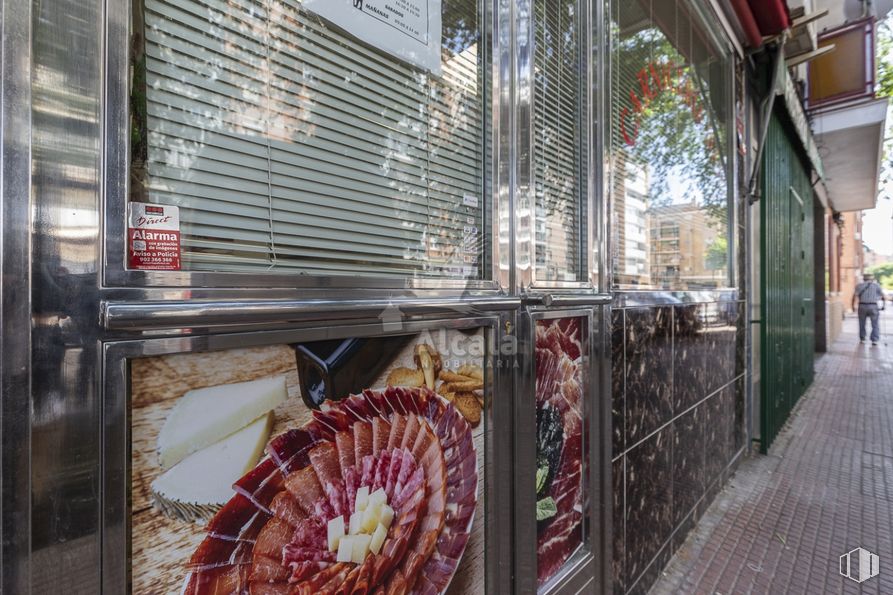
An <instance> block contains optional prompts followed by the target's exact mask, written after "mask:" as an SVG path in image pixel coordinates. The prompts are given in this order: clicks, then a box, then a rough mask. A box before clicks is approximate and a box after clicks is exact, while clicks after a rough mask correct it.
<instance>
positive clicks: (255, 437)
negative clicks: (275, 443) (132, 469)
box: [152, 411, 273, 521]
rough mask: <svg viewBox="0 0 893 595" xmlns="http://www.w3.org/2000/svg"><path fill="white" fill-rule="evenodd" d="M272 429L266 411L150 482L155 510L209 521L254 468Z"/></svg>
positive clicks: (270, 415)
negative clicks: (235, 485) (238, 482)
mask: <svg viewBox="0 0 893 595" xmlns="http://www.w3.org/2000/svg"><path fill="white" fill-rule="evenodd" d="M272 428H273V412H272V411H268V412H267V413H265V414H263V415H262V416H261V417H259V418H257V419H256V420H255V421H253V422H252V423H250V424H248V425H247V426H246V427H244V428H242V429H241V430H239V431H237V432H235V433H234V434H231V435H230V436H227V437H226V438H224V439H223V440H221V441H220V442H217V443H215V444H212V445H211V446H209V447H207V448H204V449H202V450H200V451H198V452H196V453H193V454H191V455H189V456H188V457H186V458H185V459H183V460H182V461H180V462H179V463H177V464H176V465H174V467H172V468H171V469H169V470H168V471H166V472H165V473H163V474H162V475H160V476H159V477H157V478H156V479H155V481H153V482H152V499H153V502H154V503H155V506H156V508H159V509H160V510H161V511H162V512H164V513H165V514H167V515H168V516H171V517H174V518H179V519H183V520H187V521H198V520H203V519H207V518H210V516H211V515H213V514H214V513H215V512H216V511H217V510H218V509H219V508H220V507H221V506H222V505H224V504H226V502H227V501H228V500H229V499H230V498H231V497H232V495H233V489H232V485H233V483H235V481H236V480H238V479H239V478H240V477H242V476H243V475H245V474H246V473H247V472H248V471H250V470H251V469H253V468H254V466H255V465H256V464H257V461H258V460H259V459H260V457H261V455H262V454H263V450H264V446H265V445H266V444H267V439H268V438H269V437H270V430H272Z"/></svg>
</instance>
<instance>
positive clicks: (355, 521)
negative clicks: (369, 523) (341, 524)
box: [348, 512, 363, 535]
mask: <svg viewBox="0 0 893 595" xmlns="http://www.w3.org/2000/svg"><path fill="white" fill-rule="evenodd" d="M362 524H363V513H362V512H355V513H353V514H352V515H350V527H349V529H348V533H350V534H351V535H356V534H357V533H359V532H360V525H362Z"/></svg>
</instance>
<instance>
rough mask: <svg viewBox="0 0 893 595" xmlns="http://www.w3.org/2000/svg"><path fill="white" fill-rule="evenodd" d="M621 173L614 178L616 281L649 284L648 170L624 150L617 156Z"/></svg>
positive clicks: (617, 164)
mask: <svg viewBox="0 0 893 595" xmlns="http://www.w3.org/2000/svg"><path fill="white" fill-rule="evenodd" d="M616 168H617V171H618V172H621V171H622V172H623V175H622V176H620V175H618V176H616V177H615V180H614V226H613V234H614V237H613V245H614V250H613V253H614V255H613V258H614V271H615V275H616V277H617V279H616V282H617V283H619V284H623V285H649V284H650V274H649V270H648V251H649V247H648V236H647V229H648V215H647V212H648V169H647V167H646V166H644V165H642V164H640V163H637V162H635V161H633V160H632V159H631V158H630V157H629V155H627V154H626V153H625V152H619V153H618V155H617V163H616Z"/></svg>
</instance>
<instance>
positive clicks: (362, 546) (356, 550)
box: [350, 535, 372, 564]
mask: <svg viewBox="0 0 893 595" xmlns="http://www.w3.org/2000/svg"><path fill="white" fill-rule="evenodd" d="M371 542H372V536H371V535H356V536H355V537H354V538H353V555H352V556H351V558H350V561H351V562H353V563H354V564H362V563H363V560H365V559H366V554H368V553H369V544H370V543H371Z"/></svg>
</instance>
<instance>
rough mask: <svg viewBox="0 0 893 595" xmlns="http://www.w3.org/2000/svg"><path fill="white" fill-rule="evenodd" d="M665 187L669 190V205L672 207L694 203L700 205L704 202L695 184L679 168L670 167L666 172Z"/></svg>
mask: <svg viewBox="0 0 893 595" xmlns="http://www.w3.org/2000/svg"><path fill="white" fill-rule="evenodd" d="M667 187H668V188H669V189H670V196H669V197H668V198H669V203H670V204H674V205H681V204H689V203H692V202H693V203H695V204H697V205H701V204H703V202H704V193H703V192H701V189H700V188H699V187H698V185H697V183H695V181H694V180H692V179H691V177H689V176H688V174H686V173H685V168H684V167H681V166H677V167H672V168H670V169H669V170H668V171H667Z"/></svg>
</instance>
